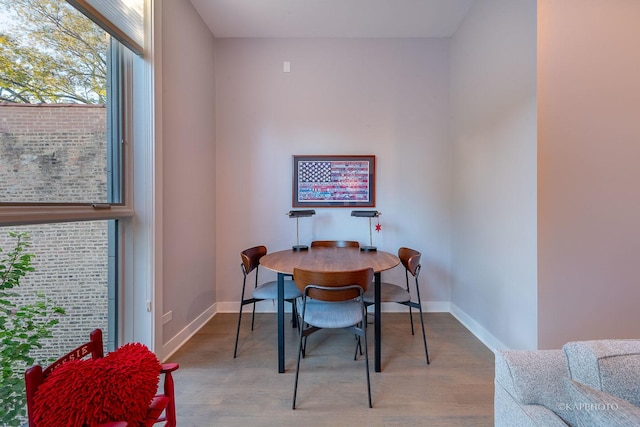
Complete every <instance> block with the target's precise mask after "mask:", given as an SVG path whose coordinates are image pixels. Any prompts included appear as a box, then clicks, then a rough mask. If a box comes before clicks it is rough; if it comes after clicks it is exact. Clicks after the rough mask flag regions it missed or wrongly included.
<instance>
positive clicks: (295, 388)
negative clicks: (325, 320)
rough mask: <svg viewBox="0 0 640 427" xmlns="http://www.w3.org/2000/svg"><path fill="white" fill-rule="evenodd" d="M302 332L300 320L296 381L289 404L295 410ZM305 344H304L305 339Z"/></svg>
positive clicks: (302, 325) (302, 324)
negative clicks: (291, 401)
mask: <svg viewBox="0 0 640 427" xmlns="http://www.w3.org/2000/svg"><path fill="white" fill-rule="evenodd" d="M303 332H304V322H302V320H300V340H299V341H298V361H297V363H296V379H295V382H294V385H293V403H292V404H291V409H296V396H297V394H298V375H299V373H300V359H301V358H302V352H303V349H302V340H303ZM304 338H305V343H306V337H304Z"/></svg>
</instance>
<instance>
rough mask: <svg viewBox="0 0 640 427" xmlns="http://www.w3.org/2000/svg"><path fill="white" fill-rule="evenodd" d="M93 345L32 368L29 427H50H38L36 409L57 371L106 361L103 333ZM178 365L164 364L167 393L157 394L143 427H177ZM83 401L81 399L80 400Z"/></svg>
mask: <svg viewBox="0 0 640 427" xmlns="http://www.w3.org/2000/svg"><path fill="white" fill-rule="evenodd" d="M89 337H90V340H89V342H87V343H85V344H82V345H81V346H79V347H78V348H75V349H74V350H72V351H70V352H69V353H67V354H66V355H64V356H63V357H61V358H60V359H58V360H56V361H55V362H53V363H52V364H51V365H50V366H49V367H47V368H46V369H44V370H43V369H42V367H41V366H40V365H35V366H32V367H31V368H29V369H27V370H26V372H25V386H26V392H27V393H26V394H27V417H28V420H29V427H50V426H40V425H36V421H35V419H34V407H35V396H36V392H37V391H38V388H39V387H40V385H42V384H43V382H44V381H45V380H46V378H47V377H48V376H49V374H51V373H52V372H53V371H54V370H55V369H56V368H58V367H60V366H61V365H62V364H63V363H65V362H68V361H71V360H78V359H89V358H90V359H101V358H102V357H104V349H103V345H102V330H100V329H95V330H94V331H93V332H91V334H90V336H89ZM178 367H179V366H178V364H177V363H164V364H162V369H161V374H164V381H161V383H163V384H164V386H163V392H162V393H161V394H157V395H156V396H155V397H154V398H153V400H152V401H151V404H150V405H149V409H148V411H147V414H146V416H145V419H144V421H143V422H142V424H141V425H142V426H144V427H151V426H154V425H156V424H157V423H162V424H158V427H176V409H175V398H174V391H173V388H174V382H173V376H172V374H171V373H172V372H173V371H175V370H176V369H178ZM79 397H80V396H79ZM99 427H127V422H126V421H116V422H108V423H104V424H100V426H99Z"/></svg>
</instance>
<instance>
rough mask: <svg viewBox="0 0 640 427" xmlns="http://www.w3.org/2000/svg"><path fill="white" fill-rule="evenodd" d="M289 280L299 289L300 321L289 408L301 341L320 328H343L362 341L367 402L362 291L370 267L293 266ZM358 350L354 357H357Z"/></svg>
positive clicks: (369, 282) (367, 368) (297, 369)
mask: <svg viewBox="0 0 640 427" xmlns="http://www.w3.org/2000/svg"><path fill="white" fill-rule="evenodd" d="M293 280H294V281H295V283H296V285H297V286H298V288H299V289H300V290H301V291H302V292H303V295H302V302H301V303H300V308H299V309H298V313H300V319H301V321H300V322H299V324H300V325H301V327H300V340H299V342H298V361H297V364H296V377H295V383H294V387H293V404H292V409H296V397H297V393H298V377H299V374H300V359H301V358H302V355H303V341H304V340H305V338H306V337H307V336H309V335H311V334H312V333H314V332H316V331H318V330H320V329H327V328H331V329H347V330H348V331H350V332H352V333H355V334H356V336H357V337H358V344H360V339H361V338H362V340H363V341H364V342H363V343H362V346H364V354H365V368H366V372H367V393H368V396H369V407H370V408H371V407H372V404H371V382H370V379H369V353H368V350H367V331H366V327H365V319H366V309H365V306H364V301H363V299H362V295H363V294H364V292H365V291H366V290H367V288H368V287H369V285H370V284H371V281H372V280H373V269H372V268H365V269H362V270H354V271H330V272H319V271H311V270H302V269H299V268H296V269H294V270H293ZM357 356H358V352H357V349H356V354H355V356H354V359H357Z"/></svg>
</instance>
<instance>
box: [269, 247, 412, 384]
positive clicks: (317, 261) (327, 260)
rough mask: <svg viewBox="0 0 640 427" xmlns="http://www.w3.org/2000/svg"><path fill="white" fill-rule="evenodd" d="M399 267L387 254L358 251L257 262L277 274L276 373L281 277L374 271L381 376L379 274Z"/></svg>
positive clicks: (311, 252)
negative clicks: (296, 273)
mask: <svg viewBox="0 0 640 427" xmlns="http://www.w3.org/2000/svg"><path fill="white" fill-rule="evenodd" d="M398 264H400V259H399V258H398V257H397V256H395V255H394V254H391V253H389V252H384V251H380V250H377V251H361V250H360V249H359V248H327V247H315V248H309V249H307V250H303V251H295V250H292V249H288V250H284V251H278V252H273V253H270V254H267V255H265V256H263V257H262V258H261V259H260V265H262V266H263V267H264V268H267V269H269V270H272V271H275V272H277V273H278V301H277V311H278V372H279V373H283V372H284V371H285V369H284V277H285V276H287V275H291V274H293V269H294V268H303V269H305V270H313V271H347V270H359V269H362V268H369V267H371V268H373V271H374V286H375V289H374V292H375V304H374V307H375V313H374V318H375V321H374V342H375V348H374V357H375V363H374V365H375V371H376V372H380V371H381V370H382V369H381V364H380V359H381V350H380V348H381V344H382V316H381V308H380V281H381V280H380V273H382V272H383V271H385V270H389V269H391V268H393V267H395V266H396V265H398Z"/></svg>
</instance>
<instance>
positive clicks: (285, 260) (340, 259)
mask: <svg viewBox="0 0 640 427" xmlns="http://www.w3.org/2000/svg"><path fill="white" fill-rule="evenodd" d="M398 264H400V258H398V257H397V256H395V255H393V254H391V253H389V252H384V251H380V250H377V251H371V252H365V251H361V250H360V249H359V248H327V247H315V248H309V249H308V250H305V251H294V250H292V249H287V250H284V251H278V252H273V253H270V254H267V255H265V256H263V257H262V258H260V265H262V266H263V267H264V268H267V269H269V270H273V271H277V272H279V273H286V274H293V269H294V268H296V267H297V268H303V269H305V270H313V271H348V270H360V269H362V268H369V267H371V268H373V271H374V272H375V273H379V272H381V271H384V270H389V269H391V268H393V267H395V266H396V265H398Z"/></svg>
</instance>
